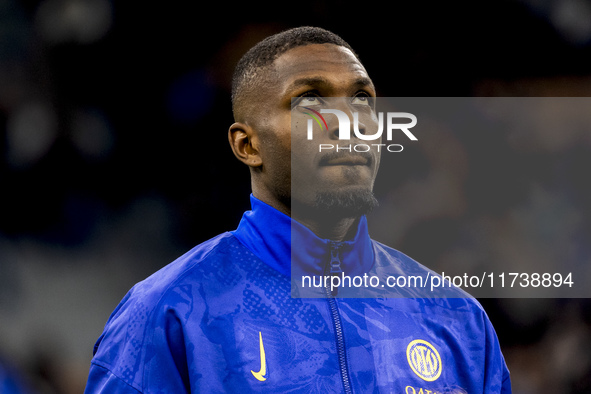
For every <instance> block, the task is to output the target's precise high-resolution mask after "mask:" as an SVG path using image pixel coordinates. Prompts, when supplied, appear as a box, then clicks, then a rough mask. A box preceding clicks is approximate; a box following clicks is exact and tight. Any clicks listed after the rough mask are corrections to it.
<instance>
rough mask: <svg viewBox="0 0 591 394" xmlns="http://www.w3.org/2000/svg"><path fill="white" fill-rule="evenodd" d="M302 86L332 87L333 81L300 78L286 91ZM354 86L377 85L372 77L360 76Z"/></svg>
mask: <svg viewBox="0 0 591 394" xmlns="http://www.w3.org/2000/svg"><path fill="white" fill-rule="evenodd" d="M302 86H311V87H327V88H330V87H332V83H331V82H330V81H329V80H328V79H326V78H324V77H304V78H298V79H296V80H295V81H293V82H292V83H291V84H290V85H289V86H288V87H287V89H286V93H291V92H293V91H294V90H296V89H298V88H300V87H302ZM352 86H354V87H362V86H369V87H371V88H372V89H373V90H375V87H374V86H373V82H372V81H371V79H369V78H365V77H360V78H357V79H355V81H353V83H352Z"/></svg>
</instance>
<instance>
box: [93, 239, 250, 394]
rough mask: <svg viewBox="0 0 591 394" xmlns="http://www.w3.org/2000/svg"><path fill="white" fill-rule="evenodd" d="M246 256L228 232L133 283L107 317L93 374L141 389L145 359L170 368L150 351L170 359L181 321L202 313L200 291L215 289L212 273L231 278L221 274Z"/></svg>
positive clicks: (179, 338)
mask: <svg viewBox="0 0 591 394" xmlns="http://www.w3.org/2000/svg"><path fill="white" fill-rule="evenodd" d="M245 254H247V253H246V250H245V248H244V246H242V244H240V242H238V240H237V239H236V238H235V237H234V236H233V235H232V234H231V233H223V234H220V235H219V236H217V237H215V238H212V239H210V240H208V241H205V242H203V243H201V244H199V245H197V246H196V247H194V248H193V249H191V250H189V251H188V252H187V253H185V254H183V255H182V256H180V257H179V258H177V259H176V260H174V261H173V262H172V263H170V264H168V265H166V266H165V267H163V268H162V269H160V270H159V271H157V272H155V273H154V274H152V275H150V276H149V277H148V278H146V279H144V280H143V281H141V282H139V283H137V284H136V285H135V286H134V287H133V288H132V289H131V290H130V291H129V292H128V293H127V294H126V295H125V297H124V298H123V299H122V300H121V302H120V303H119V305H118V306H117V307H116V309H115V310H114V311H113V313H112V314H111V316H110V317H109V319H108V321H107V324H106V325H105V328H104V331H103V333H102V335H101V336H100V338H99V339H98V341H97V343H96V345H95V348H94V358H93V360H92V364H93V367H92V368H91V373H92V369H93V368H94V369H95V370H96V371H99V372H100V375H101V376H104V377H105V379H106V378H107V377H108V378H109V379H111V380H113V379H119V380H121V381H123V382H124V383H125V384H126V385H128V386H130V387H133V388H135V389H137V390H138V391H140V390H141V388H142V387H143V379H144V378H145V375H146V374H145V371H144V369H145V368H151V367H150V365H151V364H150V362H148V360H152V361H151V363H152V364H154V368H152V369H153V370H154V371H163V370H165V369H166V368H168V365H165V364H166V363H163V362H162V360H159V359H158V357H155V354H154V349H163V348H168V350H169V354H170V355H171V356H172V357H173V358H174V357H176V356H175V355H176V353H179V354H180V352H181V351H182V348H183V344H182V343H181V342H179V341H182V330H183V324H184V321H185V320H187V319H197V320H199V315H200V314H203V310H202V309H203V308H202V307H203V305H202V304H203V303H202V302H200V301H201V296H202V291H201V287H202V286H210V285H215V284H214V283H213V282H215V278H213V279H212V275H214V276H219V277H222V278H223V277H224V276H226V277H227V276H230V275H228V273H227V272H224V271H228V270H229V269H231V267H232V265H233V263H235V262H236V260H237V259H236V256H241V255H245ZM172 332H174V333H175V335H171V333H172ZM104 371H107V372H104ZM154 371H152V372H150V373H151V374H153V372H154ZM168 388H169V389H171V390H172V388H171V387H168ZM172 391H174V390H172Z"/></svg>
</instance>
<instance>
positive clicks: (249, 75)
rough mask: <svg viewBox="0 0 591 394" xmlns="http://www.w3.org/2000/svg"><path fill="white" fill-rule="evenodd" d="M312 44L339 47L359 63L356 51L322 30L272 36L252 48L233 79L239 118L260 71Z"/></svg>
mask: <svg viewBox="0 0 591 394" xmlns="http://www.w3.org/2000/svg"><path fill="white" fill-rule="evenodd" d="M309 44H335V45H339V46H343V47H345V48H347V49H349V50H350V51H351V52H352V53H353V54H354V55H355V57H356V58H357V59H358V60H359V56H358V55H357V54H356V53H355V51H354V50H353V48H351V46H350V45H349V44H348V43H347V42H346V41H345V40H343V39H342V38H341V37H339V36H338V35H336V34H335V33H333V32H330V31H328V30H325V29H322V28H320V27H311V26H302V27H296V28H293V29H289V30H285V31H282V32H281V33H277V34H274V35H272V36H269V37H267V38H265V39H264V40H262V41H261V42H259V43H258V44H256V45H255V46H254V47H252V48H251V49H250V50H249V51H248V52H246V54H245V55H244V56H242V58H241V59H240V61H239V62H238V64H237V66H236V69H235V70H234V76H233V78H232V109H233V111H234V115H235V116H236V107H237V103H238V101H239V97H240V96H241V95H242V93H243V92H244V91H245V90H247V89H246V88H247V87H251V86H252V85H253V83H254V81H255V80H256V78H257V76H259V71H260V70H261V69H262V68H264V67H267V66H269V65H271V64H272V63H273V61H275V59H277V58H278V57H279V56H281V55H282V54H284V53H285V52H287V51H288V50H290V49H293V48H296V47H299V46H304V45H309Z"/></svg>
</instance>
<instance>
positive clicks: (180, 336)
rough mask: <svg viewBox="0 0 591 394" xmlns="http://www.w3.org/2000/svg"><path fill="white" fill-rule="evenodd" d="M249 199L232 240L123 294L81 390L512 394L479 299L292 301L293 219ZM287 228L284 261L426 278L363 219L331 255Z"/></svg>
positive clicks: (304, 232)
mask: <svg viewBox="0 0 591 394" xmlns="http://www.w3.org/2000/svg"><path fill="white" fill-rule="evenodd" d="M251 202H252V210H251V211H248V212H246V213H245V214H244V216H243V218H242V221H241V222H240V225H239V226H238V229H237V230H236V231H234V232H228V233H224V234H221V235H219V236H217V237H215V238H213V239H211V240H209V241H206V242H204V243H202V244H200V245H198V246H197V247H195V248H194V249H192V250H190V251H189V252H188V253H186V254H185V255H183V256H181V257H180V258H178V259H177V260H176V261H174V262H173V263H171V264H169V265H168V266H166V267H164V268H162V269H161V270H160V271H158V272H156V273H155V274H153V275H152V276H150V277H149V278H147V279H145V280H144V281H142V282H140V283H138V284H137V285H135V286H134V287H133V288H132V289H131V290H130V291H129V292H128V293H127V295H126V296H125V297H124V298H123V300H122V301H121V302H120V304H119V305H118V306H117V308H116V309H115V311H114V312H113V313H112V314H111V316H110V318H109V320H108V322H107V324H106V326H105V329H104V331H103V334H102V335H101V336H100V338H99V339H98V341H97V343H96V345H95V348H94V358H93V360H92V363H91V368H90V374H89V378H88V382H87V386H86V393H97V392H104V393H182V392H191V393H235V392H238V393H248V392H256V393H270V392H276V393H320V392H322V393H343V392H344V393H405V394H436V393H437V394H440V393H470V394H478V393H487V394H489V393H510V392H511V387H510V380H509V372H508V370H507V367H506V365H505V361H504V359H503V356H502V354H501V350H500V348H499V343H498V340H497V337H496V334H495V332H494V329H493V327H492V325H491V323H490V321H489V320H488V317H487V316H486V313H485V312H484V311H483V309H482V307H481V306H480V305H479V304H478V302H477V301H476V300H474V299H472V298H469V297H458V298H426V297H421V298H419V297H415V298H408V297H392V298H339V297H329V296H327V295H326V294H324V296H321V297H317V298H292V296H291V294H290V293H291V291H292V290H293V289H292V284H291V281H290V261H291V258H292V255H291V249H292V248H291V246H292V238H291V226H292V221H291V219H290V218H289V217H288V216H286V215H284V214H282V213H280V212H279V211H277V210H275V209H274V208H272V207H270V206H268V205H266V204H265V203H263V202H261V201H259V200H257V199H256V198H254V197H252V198H251ZM293 231H294V240H295V239H298V247H297V248H295V247H294V256H293V257H294V260H297V259H298V258H303V256H310V258H309V259H307V260H306V264H310V266H309V267H306V272H310V270H311V271H314V270H315V269H316V270H317V272H318V273H323V272H326V270H325V269H326V268H324V267H326V266H327V261H331V257H332V263H331V265H330V266H331V267H332V266H334V265H336V264H334V262H335V256H336V259H337V260H338V265H339V266H338V267H337V268H338V269H341V270H342V271H343V272H345V273H348V274H351V275H352V274H355V273H362V272H377V271H379V270H380V269H383V267H388V266H391V268H392V272H394V273H395V275H402V274H404V272H407V271H408V272H422V273H423V274H430V273H431V272H430V271H429V270H427V269H426V268H425V267H423V266H421V265H420V264H418V263H417V262H415V261H414V260H412V259H410V258H409V257H407V256H405V255H403V254H402V253H400V252H398V251H396V250H393V249H390V248H388V247H386V246H384V245H381V244H379V243H377V242H375V241H373V240H371V239H370V238H369V235H368V232H367V224H366V221H365V218H362V219H361V220H360V223H359V226H358V231H357V234H356V236H355V237H354V238H353V239H352V240H350V241H347V242H345V243H341V245H339V247H340V249H339V252H338V253H336V254H335V253H334V252H333V249H334V248H332V246H334V245H333V243H331V242H330V241H327V240H322V239H320V238H318V237H316V236H315V235H314V234H313V233H312V232H310V231H309V230H308V229H306V228H305V227H303V226H301V225H299V224H297V223H295V225H294V229H293ZM294 242H295V241H294ZM296 249H297V250H296ZM298 256H299V257H298ZM376 270H377V271H376ZM296 292H297V290H296Z"/></svg>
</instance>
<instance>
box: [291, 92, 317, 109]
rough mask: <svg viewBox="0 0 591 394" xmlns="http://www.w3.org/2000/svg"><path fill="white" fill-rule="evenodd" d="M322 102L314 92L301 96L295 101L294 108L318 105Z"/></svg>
mask: <svg viewBox="0 0 591 394" xmlns="http://www.w3.org/2000/svg"><path fill="white" fill-rule="evenodd" d="M320 104H322V100H321V99H320V97H319V96H318V95H317V94H316V93H315V92H306V93H304V94H302V95H301V96H300V97H299V98H298V100H297V101H296V103H295V105H294V106H296V107H309V106H312V105H320Z"/></svg>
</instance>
